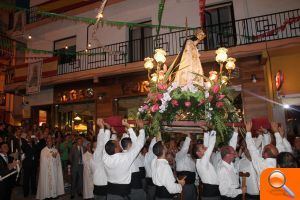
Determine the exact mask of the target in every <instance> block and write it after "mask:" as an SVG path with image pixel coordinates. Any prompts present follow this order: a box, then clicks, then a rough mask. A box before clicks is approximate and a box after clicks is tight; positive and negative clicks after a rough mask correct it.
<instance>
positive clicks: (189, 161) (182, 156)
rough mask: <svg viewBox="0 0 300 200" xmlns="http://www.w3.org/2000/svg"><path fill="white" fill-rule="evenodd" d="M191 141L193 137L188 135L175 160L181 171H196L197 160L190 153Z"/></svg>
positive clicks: (177, 167) (178, 170)
mask: <svg viewBox="0 0 300 200" xmlns="http://www.w3.org/2000/svg"><path fill="white" fill-rule="evenodd" d="M190 143H191V138H189V137H186V138H185V140H184V142H183V145H182V147H181V149H180V151H178V152H177V153H176V156H175V161H176V171H177V172H181V171H189V172H196V166H195V161H194V160H193V158H192V157H191V155H190V154H188V151H189V146H190Z"/></svg>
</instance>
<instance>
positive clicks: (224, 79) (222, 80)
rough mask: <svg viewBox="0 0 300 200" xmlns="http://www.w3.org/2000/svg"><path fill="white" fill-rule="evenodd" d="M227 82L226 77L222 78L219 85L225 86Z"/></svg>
mask: <svg viewBox="0 0 300 200" xmlns="http://www.w3.org/2000/svg"><path fill="white" fill-rule="evenodd" d="M227 81H228V77H227V76H222V77H221V83H222V84H225V85H226V84H227Z"/></svg>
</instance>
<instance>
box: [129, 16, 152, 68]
mask: <svg viewBox="0 0 300 200" xmlns="http://www.w3.org/2000/svg"><path fill="white" fill-rule="evenodd" d="M150 23H151V21H147V22H143V23H141V24H150ZM151 36H152V28H148V27H134V28H130V29H129V62H135V61H140V60H143V59H144V58H145V57H148V56H151V54H152V53H153V40H152V37H151Z"/></svg>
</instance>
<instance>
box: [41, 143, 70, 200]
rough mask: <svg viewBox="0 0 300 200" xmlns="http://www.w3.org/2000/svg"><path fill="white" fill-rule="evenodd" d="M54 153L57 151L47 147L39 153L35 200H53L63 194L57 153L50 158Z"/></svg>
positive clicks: (62, 182)
mask: <svg viewBox="0 0 300 200" xmlns="http://www.w3.org/2000/svg"><path fill="white" fill-rule="evenodd" d="M56 152H57V149H55V148H51V149H50V148H48V147H45V148H43V150H42V151H41V157H40V173H39V181H38V188H37V193H36V199H46V198H55V197H57V196H60V195H63V194H64V193H65V190H64V180H63V173H62V168H61V161H60V156H59V153H57V156H56V158H54V157H53V156H52V153H56Z"/></svg>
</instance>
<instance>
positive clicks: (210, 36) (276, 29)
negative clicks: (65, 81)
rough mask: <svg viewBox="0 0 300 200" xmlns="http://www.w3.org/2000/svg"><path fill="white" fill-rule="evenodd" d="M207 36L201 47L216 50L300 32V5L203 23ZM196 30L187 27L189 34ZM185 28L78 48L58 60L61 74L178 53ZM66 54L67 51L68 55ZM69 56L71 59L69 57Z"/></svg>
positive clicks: (293, 35)
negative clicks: (158, 51) (160, 50)
mask: <svg viewBox="0 0 300 200" xmlns="http://www.w3.org/2000/svg"><path fill="white" fill-rule="evenodd" d="M204 28H205V31H206V33H207V37H206V39H205V40H204V42H203V43H202V44H199V46H198V48H199V50H202V51H203V50H204V51H206V50H213V49H217V48H218V47H220V46H225V47H232V46H239V45H246V44H252V43H258V42H264V41H271V40H278V39H284V38H292V37H299V36H300V9H295V10H290V11H285V12H279V13H274V14H269V15H263V16H257V17H251V18H247V19H241V20H236V21H232V22H227V23H222V24H214V25H209V26H206V27H204ZM193 32H194V30H192V29H190V30H187V36H188V37H190V36H191V35H193ZM185 39H186V31H185V30H183V31H176V32H171V33H165V34H161V35H159V36H158V37H156V36H152V37H147V38H144V39H142V40H139V39H138V40H131V41H125V42H120V43H116V44H110V45H106V46H103V47H97V48H93V49H89V50H88V52H85V51H80V52H77V55H76V56H73V57H72V58H70V60H72V61H71V62H68V63H64V64H59V65H58V74H59V75H60V74H66V73H72V72H78V71H84V70H90V69H96V68H102V67H108V66H112V65H118V64H125V63H131V62H137V61H142V60H143V59H144V58H145V57H147V56H151V54H152V53H153V52H154V50H155V49H157V48H163V49H165V50H166V51H167V53H168V55H176V54H178V53H179V51H180V50H181V49H182V46H183V44H184V41H185ZM66 56H67V55H66ZM67 60H68V59H67Z"/></svg>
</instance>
